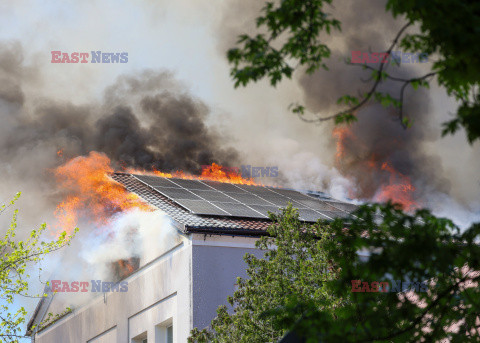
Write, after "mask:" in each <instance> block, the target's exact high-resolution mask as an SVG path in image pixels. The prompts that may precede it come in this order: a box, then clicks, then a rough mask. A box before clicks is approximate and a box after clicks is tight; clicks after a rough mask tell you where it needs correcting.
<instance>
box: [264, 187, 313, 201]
mask: <svg viewBox="0 0 480 343" xmlns="http://www.w3.org/2000/svg"><path fill="white" fill-rule="evenodd" d="M272 191H273V192H275V193H277V194H280V195H283V196H286V197H288V198H290V199H293V200H311V199H312V198H311V197H309V196H308V195H305V194H302V193H300V192H297V191H292V190H290V189H272Z"/></svg>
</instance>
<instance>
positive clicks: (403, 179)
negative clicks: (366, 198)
mask: <svg viewBox="0 0 480 343" xmlns="http://www.w3.org/2000/svg"><path fill="white" fill-rule="evenodd" d="M332 135H333V137H334V138H335V139H336V148H337V149H336V154H335V162H336V165H337V167H339V168H340V169H343V171H344V172H345V173H346V174H347V175H348V172H349V171H348V169H349V168H357V169H358V168H360V170H365V173H368V174H369V175H365V178H371V177H372V175H373V178H375V179H376V180H377V181H378V182H382V184H380V186H379V187H378V185H377V187H378V189H377V190H376V192H375V195H374V196H373V198H372V199H371V200H373V201H377V202H386V201H388V200H391V201H392V202H394V203H397V204H400V205H402V207H403V209H404V210H405V211H408V212H410V211H413V210H415V209H416V208H418V203H417V202H416V201H415V187H414V186H413V185H412V183H411V180H410V178H409V177H408V176H406V175H404V174H402V173H400V172H398V171H397V170H395V168H394V167H393V166H392V164H391V163H390V161H388V160H384V161H382V160H381V159H380V158H379V157H378V156H376V155H375V154H371V153H370V154H369V157H368V159H363V160H360V162H358V161H357V162H356V163H355V165H353V164H350V161H347V159H348V158H349V156H348V154H347V152H348V146H349V145H350V144H355V145H358V144H362V142H360V141H359V140H358V139H357V137H356V136H355V135H354V133H353V132H352V130H351V129H350V128H349V127H346V126H341V127H336V128H335V129H334V130H333V133H332ZM366 150H367V149H366ZM387 159H388V157H387ZM385 173H387V174H388V175H387V177H385ZM383 180H386V181H383ZM355 181H356V182H358V180H354V182H355ZM352 191H353V190H350V194H349V195H350V196H351V197H357V198H358V196H357V195H355V194H352V193H353V192H352Z"/></svg>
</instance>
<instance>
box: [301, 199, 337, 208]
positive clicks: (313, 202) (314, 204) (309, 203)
mask: <svg viewBox="0 0 480 343" xmlns="http://www.w3.org/2000/svg"><path fill="white" fill-rule="evenodd" d="M299 202H300V203H301V204H302V205H303V207H310V208H313V209H314V210H321V211H338V209H336V208H335V207H333V206H330V205H329V204H327V203H326V202H324V201H320V200H317V199H312V198H310V199H309V200H299Z"/></svg>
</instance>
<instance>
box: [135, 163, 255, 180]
mask: <svg viewBox="0 0 480 343" xmlns="http://www.w3.org/2000/svg"><path fill="white" fill-rule="evenodd" d="M127 172H128V173H131V174H151V175H155V176H161V177H166V178H178V179H188V180H205V181H218V182H224V183H235V184H243V185H262V184H260V183H257V182H256V181H255V180H254V179H253V178H244V177H243V176H242V174H241V172H240V170H239V168H228V167H224V166H221V165H219V164H216V163H212V164H211V165H206V166H202V173H201V175H192V174H188V173H185V172H183V171H175V172H173V173H164V172H161V171H159V170H153V171H146V170H137V169H127Z"/></svg>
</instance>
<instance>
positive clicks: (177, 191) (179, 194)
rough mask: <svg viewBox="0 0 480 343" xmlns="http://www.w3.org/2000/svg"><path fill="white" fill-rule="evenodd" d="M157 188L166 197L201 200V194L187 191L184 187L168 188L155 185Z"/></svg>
mask: <svg viewBox="0 0 480 343" xmlns="http://www.w3.org/2000/svg"><path fill="white" fill-rule="evenodd" d="M153 188H154V189H155V190H157V191H159V192H160V193H162V194H163V195H165V196H166V197H168V198H170V199H173V200H177V199H190V200H201V198H200V197H199V196H196V195H195V194H193V193H192V192H189V191H187V190H186V189H182V188H166V187H153Z"/></svg>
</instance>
